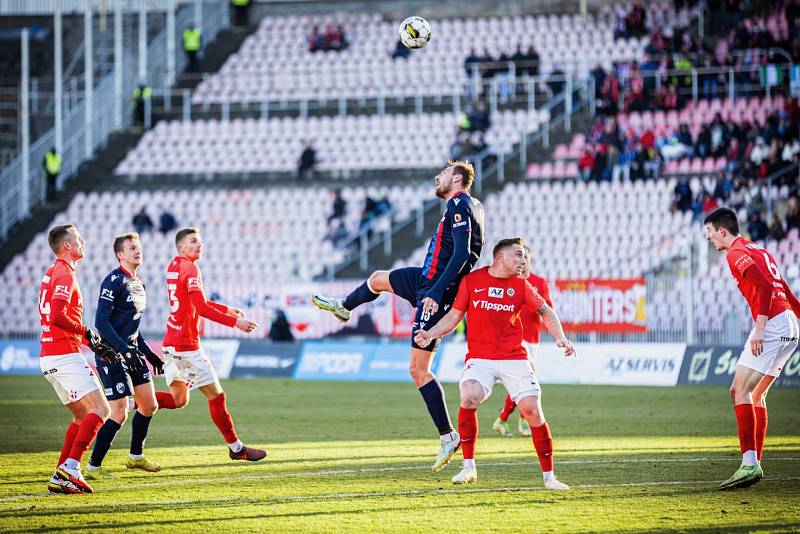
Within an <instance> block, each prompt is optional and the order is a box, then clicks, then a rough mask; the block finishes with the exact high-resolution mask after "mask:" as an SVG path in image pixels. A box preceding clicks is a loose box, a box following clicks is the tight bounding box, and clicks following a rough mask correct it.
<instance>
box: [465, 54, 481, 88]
mask: <svg viewBox="0 0 800 534" xmlns="http://www.w3.org/2000/svg"><path fill="white" fill-rule="evenodd" d="M480 65H481V58H480V56H478V53H477V52H476V51H475V49H474V48H471V49H470V50H469V55H468V56H467V59H465V60H464V72H465V73H466V75H467V78H468V79H470V80H472V79H473V77H478V78H480Z"/></svg>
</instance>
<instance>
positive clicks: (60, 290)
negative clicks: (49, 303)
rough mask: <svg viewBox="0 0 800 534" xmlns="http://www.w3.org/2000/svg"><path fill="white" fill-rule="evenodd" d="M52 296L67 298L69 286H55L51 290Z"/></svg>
mask: <svg viewBox="0 0 800 534" xmlns="http://www.w3.org/2000/svg"><path fill="white" fill-rule="evenodd" d="M53 295H58V296H60V297H68V296H69V286H65V285H56V287H55V288H53Z"/></svg>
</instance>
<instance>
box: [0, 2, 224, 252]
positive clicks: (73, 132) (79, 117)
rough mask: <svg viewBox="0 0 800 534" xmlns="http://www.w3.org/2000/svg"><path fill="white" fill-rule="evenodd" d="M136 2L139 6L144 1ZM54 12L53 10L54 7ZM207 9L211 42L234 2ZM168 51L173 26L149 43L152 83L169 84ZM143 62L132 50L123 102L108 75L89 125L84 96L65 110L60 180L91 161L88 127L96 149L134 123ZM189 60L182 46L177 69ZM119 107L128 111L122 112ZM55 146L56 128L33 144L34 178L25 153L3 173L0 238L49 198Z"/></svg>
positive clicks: (184, 15)
mask: <svg viewBox="0 0 800 534" xmlns="http://www.w3.org/2000/svg"><path fill="white" fill-rule="evenodd" d="M204 3H205V2H204ZM131 5H132V4H131ZM136 5H137V8H138V3H137V4H136ZM162 9H163V8H162ZM194 9H195V4H194V3H192V4H188V5H184V6H182V7H181V8H180V9H179V10H178V12H177V13H176V16H175V19H176V23H175V24H176V27H179V28H181V27H184V26H186V25H188V23H189V22H191V21H192V20H194V17H195V12H194ZM50 12H52V8H51V10H50ZM203 13H204V16H205V17H207V20H206V23H205V25H204V31H205V38H206V39H207V41H206V42H210V41H212V40H213V39H214V37H215V36H216V34H217V33H218V32H219V31H220V30H221V29H222V28H224V27H225V26H226V25H227V23H228V4H227V2H224V1H220V2H214V3H210V4H209V5H208V6H205V8H204V11H203ZM168 49H169V47H168V46H167V28H163V29H162V30H161V32H159V33H158V34H157V35H156V37H155V38H153V40H152V41H151V42H150V43H149V45H148V46H147V55H148V62H147V80H146V81H147V82H149V83H165V82H164V80H168V79H169V69H168V67H169V61H168V58H167V53H166V51H167V50H168ZM137 60H138V55H137V53H136V52H135V51H130V50H129V51H127V52H126V54H125V62H126V63H127V67H124V68H123V69H122V70H123V82H122V91H121V93H120V95H119V100H117V98H116V90H115V87H114V85H115V84H114V73H113V72H112V73H110V74H108V75H107V76H104V77H103V78H102V79H101V80H100V81H99V83H98V84H97V85H96V86H95V87H94V95H93V99H94V104H93V106H92V107H93V118H92V121H91V122H90V123H89V124H87V123H86V121H85V109H84V107H85V105H84V100H83V99H81V100H80V101H79V102H77V104H76V105H74V106H72V107H71V108H70V109H69V111H68V112H67V113H65V114H64V117H63V127H62V129H63V144H62V149H61V157H62V172H61V174H60V176H59V182H60V184H63V183H64V182H66V181H67V180H69V179H70V178H71V177H72V176H73V175H74V174H75V173H76V172H77V170H78V167H79V165H80V164H81V162H83V161H84V160H85V159H87V158H86V154H85V151H84V143H85V141H84V136H85V135H86V132H87V128H91V130H92V139H93V144H94V149H95V150H96V149H97V148H98V147H102V146H104V145H105V143H106V141H107V139H108V136H109V135H110V134H111V132H112V131H114V130H115V129H118V128H123V127H127V126H129V125H130V123H131V116H130V113H127V112H126V110H127V109H128V105H129V102H130V97H131V94H132V92H133V88H134V87H135V85H136V83H137V82H138V81H139V80H137V79H136V77H135V76H134V75H133V73H132V72H130V71H131V70H132V69H131V68H130V67H131V66H132V65H133V64H134V63H135V62H136V61H137ZM185 61H186V59H185V57H184V54H183V52H182V51H181V50H180V47H176V49H175V68H176V69H177V70H178V71H180V70H182V69H183V67H184V65H185ZM118 106H119V108H118ZM119 110H122V112H121V113H119V116H117V114H118V111H119ZM54 145H55V129H54V128H53V129H50V130H49V131H47V132H46V133H45V134H43V135H42V136H41V137H39V138H38V139H36V140H35V141H33V142H32V143H31V145H30V173H29V175H28V176H22V156H21V155H19V156H17V157H16V158H15V159H14V160H13V161H12V162H11V163H10V164H9V165H8V166H7V167H5V168H4V169H3V170H2V173H0V241H3V240H5V239H6V238H7V237H8V232H9V230H10V229H11V227H12V226H13V225H14V224H16V223H17V222H18V221H20V220H22V219H24V218H25V217H27V216H28V213H29V210H30V209H31V208H32V207H34V206H36V205H37V204H39V203H41V202H43V201H44V194H45V190H44V175H43V170H42V169H41V165H40V164H39V163H40V162H41V161H42V159H43V158H44V154H45V152H46V151H47V150H49V149H50V148H51V147H52V146H54ZM26 183H27V185H28V188H29V195H28V204H27V205H23V198H22V190H23V187H24V186H25V184H26Z"/></svg>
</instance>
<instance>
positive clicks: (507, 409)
mask: <svg viewBox="0 0 800 534" xmlns="http://www.w3.org/2000/svg"><path fill="white" fill-rule="evenodd" d="M516 407H517V403H516V402H514V400H513V399H512V398H511V395H506V404H505V406H503V411H502V412H500V420H501V421H502V422H504V423H505V422H506V421H508V416H509V415H511V414H512V413H513V412H514V408H516Z"/></svg>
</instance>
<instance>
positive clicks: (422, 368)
mask: <svg viewBox="0 0 800 534" xmlns="http://www.w3.org/2000/svg"><path fill="white" fill-rule="evenodd" d="M408 373H409V374H410V375H411V379H412V380H414V384H416V386H417V387H418V388H421V387H422V386H424V385H425V384H427V383H428V382H430V381H431V380H432V379H433V375H432V374H431V373H430V372H429V371H428V366H427V365H423V364H422V363H421V362H415V361H412V362H411V364H410V365H409V366H408Z"/></svg>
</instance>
